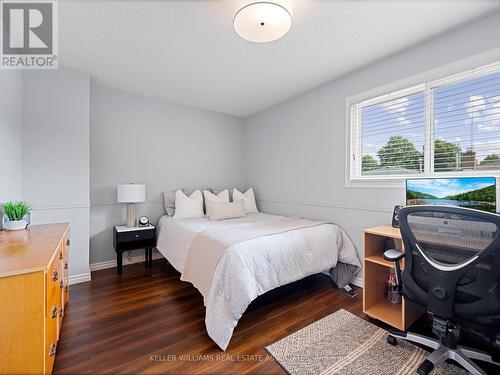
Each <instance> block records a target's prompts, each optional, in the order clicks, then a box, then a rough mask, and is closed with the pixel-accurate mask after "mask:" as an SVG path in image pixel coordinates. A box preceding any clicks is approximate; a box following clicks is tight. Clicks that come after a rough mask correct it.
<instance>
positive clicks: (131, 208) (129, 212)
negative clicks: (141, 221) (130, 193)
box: [127, 203, 136, 228]
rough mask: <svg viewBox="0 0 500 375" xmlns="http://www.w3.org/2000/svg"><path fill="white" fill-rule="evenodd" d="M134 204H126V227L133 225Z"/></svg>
mask: <svg viewBox="0 0 500 375" xmlns="http://www.w3.org/2000/svg"><path fill="white" fill-rule="evenodd" d="M135 217H136V216H135V204H134V203H129V204H127V227H129V228H132V227H135V226H136V225H135Z"/></svg>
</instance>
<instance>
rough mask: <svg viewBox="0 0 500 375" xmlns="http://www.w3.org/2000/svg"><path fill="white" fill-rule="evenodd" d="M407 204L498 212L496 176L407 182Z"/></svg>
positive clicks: (412, 180) (411, 180)
mask: <svg viewBox="0 0 500 375" xmlns="http://www.w3.org/2000/svg"><path fill="white" fill-rule="evenodd" d="M406 204H407V205H408V206H413V205H422V204H430V205H444V206H459V207H466V208H473V209H476V210H482V211H488V212H493V213H495V212H496V179H495V178H494V177H464V178H427V179H410V180H406Z"/></svg>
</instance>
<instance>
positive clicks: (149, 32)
mask: <svg viewBox="0 0 500 375" xmlns="http://www.w3.org/2000/svg"><path fill="white" fill-rule="evenodd" d="M292 1H293V24H292V28H291V30H290V32H289V33H288V34H287V35H286V36H285V37H284V38H282V39H280V40H278V41H276V42H273V43H269V44H254V43H250V42H247V41H245V40H243V39H241V38H240V37H238V36H237V35H236V33H235V32H234V29H233V25H232V21H233V17H234V14H235V12H236V10H237V8H238V5H239V3H241V1H239V0H199V1H188V0H173V1H139V0H137V1H116V0H115V1H102V0H101V1H90V0H64V1H60V2H59V14H60V16H59V35H60V37H59V38H60V39H59V40H60V42H59V43H60V44H59V59H60V60H59V63H60V65H61V66H64V67H67V68H71V69H76V70H80V71H84V72H89V73H90V74H91V75H93V76H95V77H96V78H97V81H98V82H99V84H101V85H103V86H107V87H112V88H117V89H122V90H126V91H129V92H133V93H137V94H141V95H147V96H152V97H157V98H161V99H164V100H167V101H170V102H176V103H182V104H186V105H190V106H195V107H199V108H204V109H208V110H213V111H217V112H222V113H227V114H232V115H235V116H239V117H246V116H249V115H251V114H254V113H256V112H259V111H261V110H263V109H265V108H267V107H270V106H272V105H274V104H276V103H278V102H281V101H283V100H286V99H288V98H290V97H292V96H295V95H297V94H299V93H301V92H304V91H306V90H309V89H311V88H313V87H315V86H318V85H320V84H322V83H324V82H326V81H328V80H330V79H333V78H336V77H339V76H341V75H343V74H346V73H347V72H349V71H352V70H354V69H356V68H359V67H361V66H363V65H366V64H369V63H371V62H373V61H375V60H377V59H380V58H383V57H385V56H388V55H390V54H393V53H395V52H397V51H399V50H401V49H404V48H407V47H408V46H411V45H413V44H416V43H419V42H421V41H423V40H426V39H428V38H431V37H433V36H436V35H438V34H441V33H443V32H445V31H447V30H449V29H450V28H454V27H457V26H459V25H461V24H463V23H467V22H470V21H472V20H474V19H476V18H479V17H481V16H484V15H486V14H489V13H491V12H492V11H494V10H500V2H499V1H497V0H490V1H487V0H453V1H444V0H443V1H441V0H435V1H430V0H428V1H425V0H424V1H409V0H378V1H374V0H365V1H362V0H323V1H321V0H292Z"/></svg>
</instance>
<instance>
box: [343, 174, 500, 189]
mask: <svg viewBox="0 0 500 375" xmlns="http://www.w3.org/2000/svg"><path fill="white" fill-rule="evenodd" d="M461 177H495V178H497V179H498V178H500V170H490V171H477V170H476V171H470V172H469V171H466V172H458V173H457V172H441V173H434V174H425V175H423V174H422V175H397V176H376V177H374V176H369V177H351V178H348V179H346V183H345V187H346V188H369V189H377V188H381V189H405V186H406V180H407V179H418V178H461Z"/></svg>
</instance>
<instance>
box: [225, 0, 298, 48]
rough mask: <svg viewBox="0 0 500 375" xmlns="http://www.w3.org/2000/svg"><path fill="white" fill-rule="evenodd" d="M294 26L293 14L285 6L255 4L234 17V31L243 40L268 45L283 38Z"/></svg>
mask: <svg viewBox="0 0 500 375" xmlns="http://www.w3.org/2000/svg"><path fill="white" fill-rule="evenodd" d="M291 26H292V14H291V12H290V10H289V9H287V8H286V7H285V5H284V4H278V3H277V2H269V1H262V2H254V3H250V4H248V5H246V6H244V7H243V8H241V9H240V10H239V11H238V12H237V13H236V16H234V29H235V30H236V32H237V33H238V35H239V36H241V37H242V38H243V39H246V40H248V41H250V42H256V43H267V42H272V41H275V40H278V39H280V38H282V37H283V36H284V35H285V34H286V33H287V32H288V30H290V27H291Z"/></svg>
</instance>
